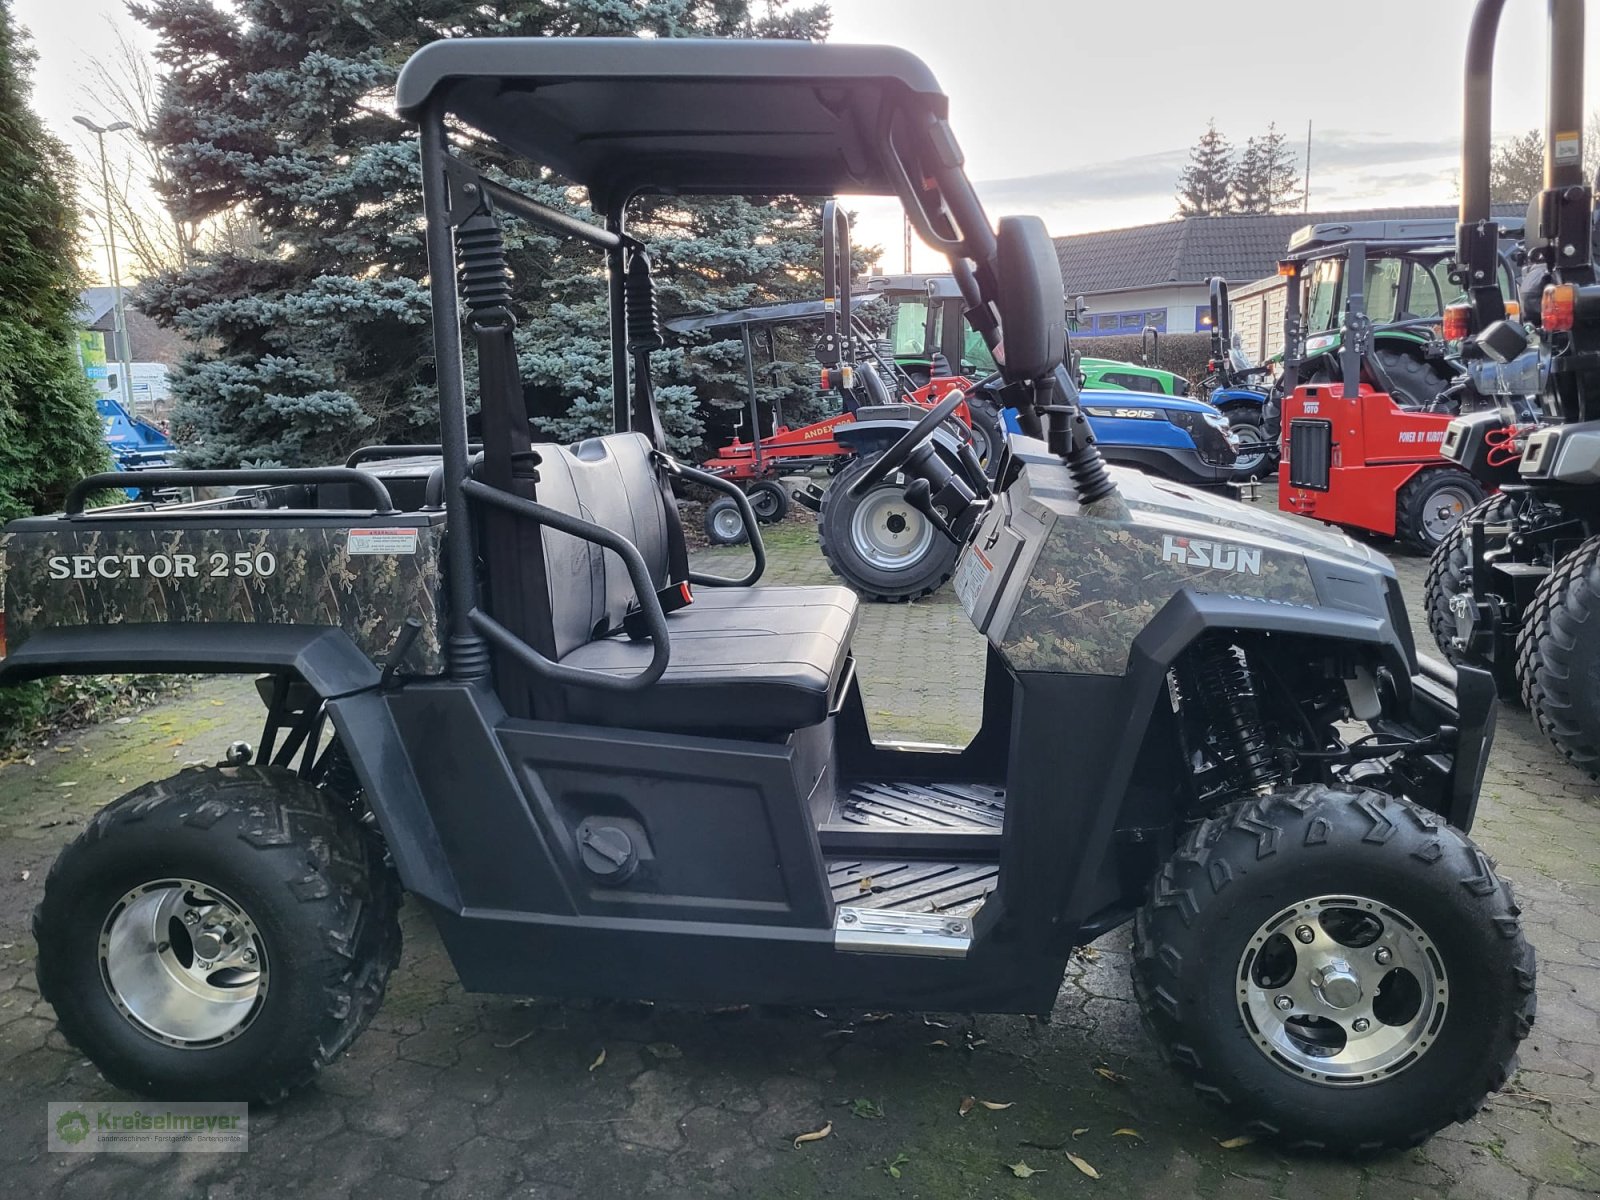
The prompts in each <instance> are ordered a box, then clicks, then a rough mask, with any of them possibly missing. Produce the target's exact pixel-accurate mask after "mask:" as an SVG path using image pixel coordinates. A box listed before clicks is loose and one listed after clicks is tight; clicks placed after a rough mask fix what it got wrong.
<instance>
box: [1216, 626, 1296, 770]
mask: <svg viewBox="0 0 1600 1200" xmlns="http://www.w3.org/2000/svg"><path fill="white" fill-rule="evenodd" d="M1194 674H1195V683H1196V685H1197V688H1198V691H1199V693H1200V696H1201V698H1202V701H1203V703H1204V704H1205V707H1206V712H1207V714H1208V715H1209V716H1210V717H1211V718H1212V719H1213V720H1214V721H1215V722H1216V724H1217V728H1218V730H1219V731H1220V733H1221V734H1222V736H1223V737H1224V738H1225V739H1226V741H1227V742H1228V744H1229V747H1230V749H1231V752H1232V753H1231V756H1230V766H1231V767H1232V769H1233V773H1234V774H1235V776H1236V777H1237V780H1238V782H1239V783H1241V784H1242V785H1244V786H1245V787H1248V788H1254V789H1257V790H1259V789H1262V788H1267V787H1270V786H1271V785H1272V784H1274V783H1276V782H1277V781H1278V780H1279V779H1280V778H1281V777H1282V772H1281V771H1280V770H1279V767H1278V763H1277V759H1276V757H1275V756H1274V754H1273V752H1272V743H1271V741H1270V740H1269V739H1268V737H1267V729H1266V726H1265V725H1264V724H1263V723H1262V720H1261V705H1260V703H1259V700H1258V697H1257V696H1256V686H1255V679H1254V677H1252V675H1251V674H1250V669H1249V665H1248V663H1247V662H1246V660H1245V656H1244V651H1243V650H1241V649H1239V648H1238V647H1237V646H1232V645H1229V644H1228V643H1226V642H1219V641H1207V642H1202V643H1201V644H1200V645H1198V646H1196V647H1195V650H1194Z"/></svg>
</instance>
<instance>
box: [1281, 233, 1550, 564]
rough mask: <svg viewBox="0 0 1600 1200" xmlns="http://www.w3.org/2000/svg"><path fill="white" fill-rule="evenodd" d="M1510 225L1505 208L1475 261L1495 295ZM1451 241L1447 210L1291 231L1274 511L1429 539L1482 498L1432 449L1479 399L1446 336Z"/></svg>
mask: <svg viewBox="0 0 1600 1200" xmlns="http://www.w3.org/2000/svg"><path fill="white" fill-rule="evenodd" d="M1521 233H1522V226H1521V223H1520V222H1519V221H1514V220H1508V222H1507V224H1506V226H1505V228H1504V229H1503V230H1502V231H1501V235H1500V241H1499V242H1498V243H1497V245H1496V254H1495V260H1494V264H1493V267H1492V269H1491V270H1489V271H1488V272H1486V277H1489V278H1492V279H1493V280H1494V282H1493V283H1492V284H1491V285H1490V286H1493V287H1495V288H1496V289H1497V290H1498V291H1499V292H1500V293H1501V294H1502V296H1507V297H1508V296H1510V295H1513V294H1514V291H1513V289H1514V282H1515V280H1516V277H1517V274H1516V264H1517V256H1518V249H1517V241H1518V239H1520V237H1521ZM1454 255H1455V225H1454V223H1453V222H1450V221H1445V220H1393V221H1353V222H1344V223H1334V224H1321V225H1307V226H1305V227H1304V228H1302V229H1300V230H1298V231H1297V232H1296V233H1295V234H1294V235H1293V236H1292V237H1291V238H1290V240H1289V250H1288V253H1287V254H1286V255H1285V256H1284V258H1283V260H1282V261H1281V262H1280V263H1279V267H1278V272H1279V274H1280V275H1282V276H1283V277H1284V280H1285V285H1286V289H1287V294H1286V297H1285V304H1284V347H1285V349H1284V362H1283V373H1282V375H1281V376H1280V377H1279V379H1278V381H1277V384H1276V385H1275V387H1274V389H1273V393H1272V396H1271V397H1270V398H1269V401H1268V409H1267V413H1268V416H1267V421H1268V428H1269V430H1273V429H1274V428H1276V432H1277V440H1278V445H1279V455H1280V458H1281V461H1282V463H1283V464H1284V465H1285V466H1286V467H1287V471H1286V472H1285V473H1284V474H1282V475H1281V476H1280V484H1279V489H1278V505H1279V507H1280V508H1281V509H1283V510H1284V511H1285V512H1292V513H1296V514H1298V515H1300V516H1306V517H1314V518H1316V519H1317V520H1320V521H1327V522H1329V523H1331V524H1335V525H1339V526H1341V527H1343V528H1346V529H1351V530H1361V531H1365V532H1368V533H1376V534H1379V535H1380V536H1384V537H1391V538H1396V539H1398V540H1399V541H1401V542H1403V543H1405V544H1407V545H1409V546H1411V547H1412V548H1413V549H1416V550H1420V551H1422V552H1424V553H1431V552H1432V551H1433V550H1434V548H1435V547H1437V546H1438V545H1439V544H1440V543H1441V542H1442V541H1443V540H1444V539H1445V537H1446V536H1447V535H1448V534H1449V532H1450V530H1451V529H1452V528H1454V526H1455V524H1456V522H1458V521H1459V520H1460V519H1461V517H1462V516H1463V515H1464V514H1465V513H1466V512H1467V511H1468V510H1469V509H1471V508H1472V507H1473V506H1474V505H1475V504H1477V503H1478V502H1479V501H1481V500H1482V499H1483V497H1484V495H1485V490H1484V487H1483V485H1482V484H1481V483H1480V482H1479V481H1478V480H1476V479H1474V478H1473V476H1472V475H1471V474H1470V473H1469V472H1467V471H1465V470H1462V469H1461V468H1460V467H1458V466H1457V465H1456V464H1454V463H1452V462H1450V461H1448V460H1446V459H1444V458H1442V457H1441V455H1440V450H1441V449H1442V447H1443V445H1444V440H1445V435H1446V430H1447V428H1448V426H1449V424H1450V421H1451V419H1452V418H1453V417H1455V416H1456V415H1457V414H1458V413H1460V412H1462V411H1464V410H1465V411H1471V410H1473V409H1476V408H1480V407H1484V406H1486V405H1488V404H1489V401H1488V400H1487V398H1486V397H1484V396H1482V395H1481V394H1480V393H1479V392H1478V391H1477V390H1476V388H1475V387H1474V386H1473V377H1472V375H1471V374H1470V373H1469V372H1468V371H1467V370H1466V368H1464V367H1463V366H1462V364H1461V362H1460V360H1459V358H1458V357H1457V356H1456V355H1455V353H1453V351H1452V345H1451V343H1449V342H1447V341H1446V340H1445V337H1444V334H1445V332H1446V328H1445V325H1446V314H1447V312H1448V310H1450V309H1451V308H1452V306H1454V305H1457V304H1458V302H1459V300H1460V299H1461V298H1462V297H1463V296H1464V294H1465V291H1464V289H1463V288H1462V287H1461V286H1460V285H1459V284H1458V283H1456V282H1455V280H1456V279H1457V277H1458V276H1459V275H1460V269H1459V267H1458V266H1457V264H1456V262H1455V258H1454Z"/></svg>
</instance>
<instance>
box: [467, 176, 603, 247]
mask: <svg viewBox="0 0 1600 1200" xmlns="http://www.w3.org/2000/svg"><path fill="white" fill-rule="evenodd" d="M477 182H478V185H479V186H480V187H482V188H483V191H484V194H485V195H487V196H488V197H489V199H491V200H493V201H494V203H495V204H496V206H498V207H499V208H503V209H504V210H505V211H506V212H508V213H510V214H511V215H512V216H514V217H521V218H522V219H523V220H524V221H531V222H532V223H533V224H535V225H538V226H541V227H542V228H545V229H548V230H549V231H550V232H551V233H559V234H561V235H562V236H564V237H570V238H576V239H577V240H578V241H580V242H588V243H589V245H591V246H598V247H599V248H600V249H602V250H614V249H617V248H618V247H620V246H621V245H622V236H621V235H620V234H619V233H613V232H612V231H611V230H609V229H602V228H600V226H598V225H591V224H589V222H588V221H581V220H579V219H578V218H577V217H574V216H570V215H569V214H567V213H564V212H561V211H559V210H557V209H554V208H550V207H548V206H546V205H543V204H540V203H539V202H538V201H537V200H530V199H529V198H528V197H527V196H524V195H523V194H522V193H521V192H514V191H512V190H511V189H510V188H508V187H506V185H505V184H503V183H496V182H495V181H494V180H492V179H486V178H484V177H483V176H481V175H480V176H479V177H478V180H477Z"/></svg>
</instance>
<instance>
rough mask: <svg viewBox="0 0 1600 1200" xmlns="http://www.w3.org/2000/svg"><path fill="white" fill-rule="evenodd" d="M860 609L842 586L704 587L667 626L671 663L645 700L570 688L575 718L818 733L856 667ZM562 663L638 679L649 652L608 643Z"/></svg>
mask: <svg viewBox="0 0 1600 1200" xmlns="http://www.w3.org/2000/svg"><path fill="white" fill-rule="evenodd" d="M856 606H857V601H856V596H855V593H854V592H852V591H850V590H849V589H848V588H842V587H756V588H702V589H700V590H698V591H697V592H696V593H695V602H694V603H693V604H691V605H690V606H689V607H688V608H685V609H680V610H679V611H678V612H675V613H672V614H671V615H670V616H668V618H667V627H668V630H669V633H670V637H671V646H672V657H671V660H670V662H669V664H668V666H667V670H666V673H665V674H664V675H662V677H661V678H660V679H659V680H657V681H656V682H655V683H654V684H652V685H651V686H649V687H647V688H644V689H642V690H640V691H637V692H603V691H597V690H595V689H592V688H583V687H569V688H567V689H566V694H565V701H566V709H567V715H568V719H570V720H574V721H583V722H587V723H592V724H599V725H613V726H621V727H626V728H633V729H652V730H660V731H663V732H683V733H699V734H707V735H712V736H715V735H725V736H729V737H741V736H749V735H751V734H759V733H776V732H782V731H787V730H793V729H800V728H803V727H805V726H807V725H816V724H818V723H820V722H821V721H823V720H825V719H826V718H827V716H828V711H829V707H830V705H831V704H832V702H833V700H834V699H835V696H836V693H837V691H838V689H839V687H840V684H841V681H842V679H843V677H844V674H845V670H846V667H847V665H848V663H849V654H850V641H851V637H852V635H853V634H854V633H855V627H856V617H857V607H856ZM561 661H562V663H563V664H565V665H567V666H573V667H583V668H585V669H587V670H599V671H607V672H610V673H613V674H632V673H634V672H637V671H639V670H641V669H643V667H644V666H645V665H646V664H647V663H649V661H650V643H649V642H632V641H629V640H628V639H627V638H625V637H610V638H602V639H599V640H597V641H591V642H588V643H586V644H584V645H582V646H579V647H577V648H576V649H574V650H572V651H571V652H570V653H568V654H567V655H566V656H565V657H564V658H563V659H562V660H561Z"/></svg>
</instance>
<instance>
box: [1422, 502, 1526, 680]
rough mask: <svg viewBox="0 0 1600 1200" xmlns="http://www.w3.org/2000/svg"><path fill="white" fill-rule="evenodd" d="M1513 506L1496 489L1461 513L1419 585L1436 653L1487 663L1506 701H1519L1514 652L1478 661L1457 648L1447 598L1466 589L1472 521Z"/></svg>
mask: <svg viewBox="0 0 1600 1200" xmlns="http://www.w3.org/2000/svg"><path fill="white" fill-rule="evenodd" d="M1515 509H1516V502H1515V501H1514V500H1513V499H1512V498H1510V497H1509V496H1504V495H1500V494H1498V493H1497V494H1495V495H1493V496H1490V497H1489V498H1488V499H1487V500H1485V501H1484V502H1483V503H1482V504H1480V505H1478V506H1477V507H1476V508H1474V509H1472V511H1471V512H1469V513H1467V515H1466V516H1464V517H1462V518H1461V522H1460V524H1458V525H1457V526H1456V527H1455V528H1454V529H1452V530H1451V531H1450V532H1449V533H1447V534H1446V535H1445V538H1444V541H1442V542H1440V543H1439V544H1438V546H1436V547H1435V548H1434V551H1433V555H1432V557H1430V558H1429V560H1428V575H1427V578H1426V579H1425V580H1424V581H1423V585H1422V607H1423V611H1424V612H1425V613H1427V617H1428V632H1429V633H1431V634H1433V644H1434V645H1435V646H1437V647H1439V653H1441V654H1443V655H1444V656H1445V657H1446V658H1447V659H1449V660H1450V661H1451V662H1453V663H1457V664H1459V663H1463V662H1465V663H1469V664H1472V665H1477V666H1487V667H1488V668H1489V670H1490V672H1491V673H1492V674H1493V675H1494V682H1495V688H1496V690H1497V691H1498V692H1499V693H1500V699H1502V700H1504V701H1506V702H1507V703H1509V704H1519V703H1521V702H1522V688H1521V686H1520V685H1519V684H1518V682H1517V662H1516V655H1515V654H1507V655H1504V656H1503V658H1504V659H1505V661H1501V662H1492V663H1480V662H1477V661H1476V660H1475V659H1474V658H1472V657H1470V656H1468V655H1465V654H1463V653H1462V652H1461V651H1460V650H1458V649H1456V647H1455V645H1454V644H1453V642H1452V640H1451V639H1452V638H1454V637H1455V633H1456V618H1455V614H1454V613H1452V612H1451V611H1450V598H1451V597H1452V596H1454V595H1456V594H1458V593H1459V592H1461V591H1463V590H1465V588H1466V586H1467V577H1468V574H1469V572H1470V570H1471V568H1472V538H1471V537H1470V536H1468V535H1469V534H1470V532H1471V530H1470V524H1471V522H1472V521H1474V520H1476V519H1477V518H1478V517H1480V516H1481V517H1482V518H1483V519H1484V520H1485V521H1503V520H1505V519H1506V518H1507V517H1509V516H1510V515H1511V514H1512V512H1513V511H1515Z"/></svg>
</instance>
